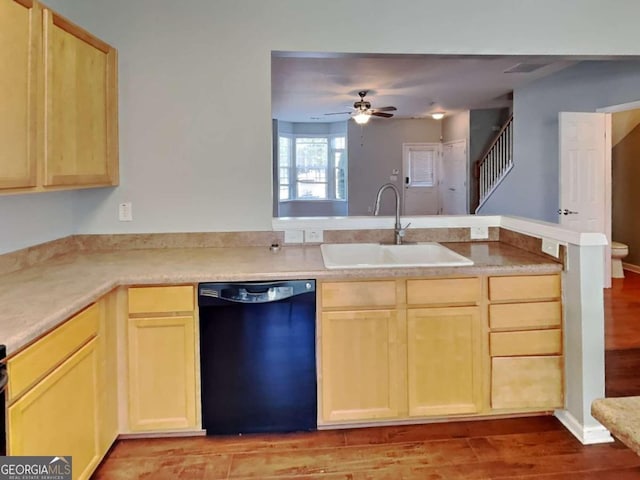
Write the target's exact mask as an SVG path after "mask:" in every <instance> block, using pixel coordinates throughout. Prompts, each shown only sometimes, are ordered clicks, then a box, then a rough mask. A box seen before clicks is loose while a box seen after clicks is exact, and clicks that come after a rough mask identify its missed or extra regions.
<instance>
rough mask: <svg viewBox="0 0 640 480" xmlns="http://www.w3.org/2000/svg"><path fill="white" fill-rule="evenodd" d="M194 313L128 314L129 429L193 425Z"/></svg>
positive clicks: (194, 414) (173, 427) (194, 401)
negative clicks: (150, 316)
mask: <svg viewBox="0 0 640 480" xmlns="http://www.w3.org/2000/svg"><path fill="white" fill-rule="evenodd" d="M194 349H195V344H194V319H193V316H185V317H167V318H163V317H155V318H132V319H129V421H130V425H129V426H130V428H131V430H132V431H144V430H167V429H183V428H189V427H195V426H196V408H195V405H196V399H195V392H196V385H195V383H196V379H195V370H194V365H195V350H194Z"/></svg>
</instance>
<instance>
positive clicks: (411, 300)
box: [319, 274, 564, 425]
mask: <svg viewBox="0 0 640 480" xmlns="http://www.w3.org/2000/svg"><path fill="white" fill-rule="evenodd" d="M319 299H320V302H319V308H320V312H321V313H320V321H321V326H320V332H321V336H320V339H319V342H320V352H321V357H320V378H319V381H320V392H321V395H320V400H321V402H322V405H321V407H322V408H321V410H320V411H321V417H320V418H319V422H320V423H321V424H325V425H331V424H340V423H343V424H344V423H349V422H351V421H352V422H355V423H365V422H367V421H368V422H371V423H374V422H375V423H377V422H381V421H385V420H404V421H408V420H410V419H413V420H417V419H419V418H425V419H426V418H430V417H445V418H446V417H452V416H490V415H495V414H509V415H513V414H517V413H533V412H544V411H548V410H551V409H554V408H562V406H563V403H564V394H563V390H564V388H563V383H564V376H563V365H564V359H563V356H562V303H561V290H560V276H559V275H557V274H554V275H520V276H517V275H515V276H501V277H498V276H491V277H480V276H473V277H460V278H449V277H447V278H415V279H414V278H410V279H402V278H397V279H382V280H379V279H376V280H370V281H367V280H357V281H352V282H349V281H339V282H333V281H331V282H323V283H321V288H320V296H319Z"/></svg>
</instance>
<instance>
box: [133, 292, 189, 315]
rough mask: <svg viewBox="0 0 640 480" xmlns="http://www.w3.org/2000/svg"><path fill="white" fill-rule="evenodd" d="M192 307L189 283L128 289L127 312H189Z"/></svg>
mask: <svg viewBox="0 0 640 480" xmlns="http://www.w3.org/2000/svg"><path fill="white" fill-rule="evenodd" d="M193 308H194V295H193V286H191V285H183V286H180V287H132V288H130V289H129V313H162V312H191V311H193Z"/></svg>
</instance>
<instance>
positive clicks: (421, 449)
mask: <svg viewBox="0 0 640 480" xmlns="http://www.w3.org/2000/svg"><path fill="white" fill-rule="evenodd" d="M626 273H627V277H626V278H625V279H624V280H614V281H613V288H611V289H610V290H607V291H605V333H606V335H605V336H606V348H607V354H606V376H607V378H606V384H607V396H620V395H633V394H636V395H640V375H638V372H639V371H640V275H638V274H633V273H630V272H626ZM94 478H95V479H98V480H107V479H108V480H130V479H154V480H155V479H158V480H162V479H194V480H198V479H203V480H204V479H207V480H218V479H249V478H251V479H264V480H284V479H289V480H292V479H300V480H302V479H305V480H410V479H416V480H417V479H430V480H436V479H438V480H445V479H452V480H458V479H460V480H462V479H464V480H481V479H482V480H489V479H522V480H525V479H527V480H614V479H615V480H626V479H640V457H638V456H637V455H635V454H634V453H633V452H631V451H630V450H628V449H627V448H626V447H624V446H623V445H622V444H621V443H619V442H615V443H612V444H604V445H591V446H583V445H581V444H580V442H578V441H577V440H576V439H575V438H574V437H573V436H572V435H571V434H570V433H569V432H568V431H566V430H565V429H564V427H562V425H560V423H559V422H558V421H557V420H556V419H555V418H553V417H531V418H520V419H509V420H490V421H475V422H452V423H444V424H430V425H414V426H403V427H384V428H365V429H353V430H333V431H325V432H313V433H298V434H290V435H247V436H243V437H201V438H188V439H155V440H126V441H119V442H117V443H116V445H115V446H114V447H113V449H112V451H111V453H110V455H109V456H108V457H107V458H106V459H105V461H104V462H103V464H102V465H101V467H100V468H99V470H98V471H97V472H96V474H95V475H94Z"/></svg>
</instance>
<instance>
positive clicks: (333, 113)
mask: <svg viewBox="0 0 640 480" xmlns="http://www.w3.org/2000/svg"><path fill="white" fill-rule="evenodd" d="M349 114H351V112H331V113H325V115H349Z"/></svg>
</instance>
